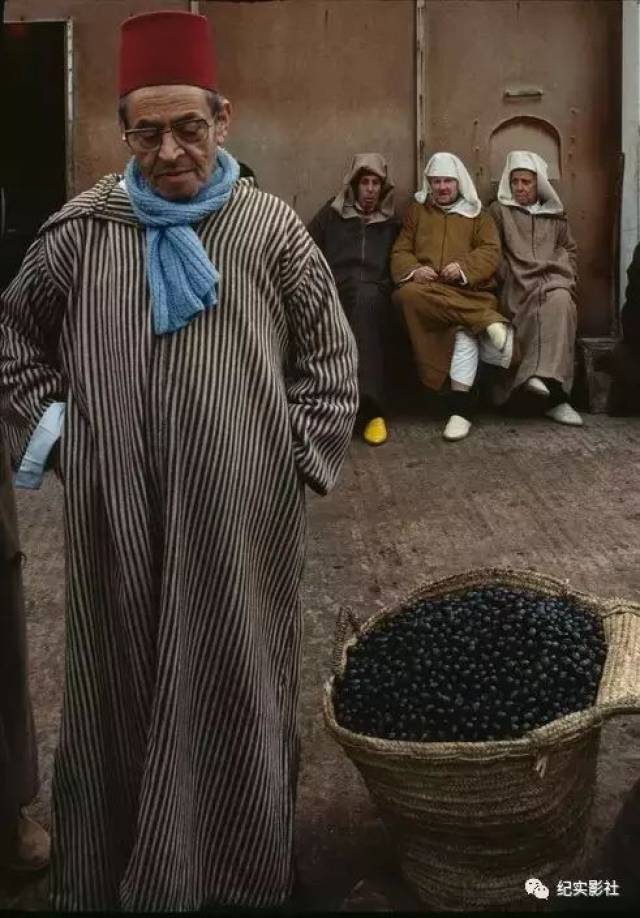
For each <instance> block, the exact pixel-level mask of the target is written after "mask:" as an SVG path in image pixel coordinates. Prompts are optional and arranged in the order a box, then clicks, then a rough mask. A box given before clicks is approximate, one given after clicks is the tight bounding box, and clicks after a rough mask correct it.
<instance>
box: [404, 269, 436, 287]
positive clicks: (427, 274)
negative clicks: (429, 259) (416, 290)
mask: <svg viewBox="0 0 640 918" xmlns="http://www.w3.org/2000/svg"><path fill="white" fill-rule="evenodd" d="M411 280H412V281H416V283H418V284H426V283H427V281H434V280H438V274H437V272H436V271H434V270H433V268H430V267H429V265H423V266H422V267H421V268H416V271H415V273H414V275H413V277H412V278H411Z"/></svg>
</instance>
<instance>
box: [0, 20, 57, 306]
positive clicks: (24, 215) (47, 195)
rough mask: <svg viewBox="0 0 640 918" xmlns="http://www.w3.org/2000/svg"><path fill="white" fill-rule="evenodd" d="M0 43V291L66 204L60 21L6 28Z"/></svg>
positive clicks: (9, 24) (21, 24) (14, 23)
mask: <svg viewBox="0 0 640 918" xmlns="http://www.w3.org/2000/svg"><path fill="white" fill-rule="evenodd" d="M2 31H3V34H2V44H1V45H0V54H1V55H2V62H1V77H2V88H3V93H2V96H3V98H2V102H3V106H2V108H3V125H2V144H1V145H0V150H1V152H0V157H1V158H0V203H1V205H2V213H1V214H0V221H1V222H0V290H3V289H4V288H5V287H6V286H7V284H8V283H9V282H10V281H11V279H12V278H13V277H14V275H15V274H16V273H17V271H18V268H19V267H20V263H21V261H22V259H23V257H24V254H25V252H26V250H27V248H28V247H29V244H30V243H31V241H32V240H33V238H34V236H35V234H36V232H37V230H38V227H39V226H40V225H41V224H42V223H43V222H44V220H45V219H46V218H47V217H48V216H49V215H50V214H51V213H53V212H54V211H55V210H57V209H58V208H59V207H61V206H62V204H63V203H64V201H65V199H66V180H65V177H66V150H65V147H66V141H65V136H66V114H65V74H66V67H65V45H66V23H64V22H6V23H4V26H3V30H2Z"/></svg>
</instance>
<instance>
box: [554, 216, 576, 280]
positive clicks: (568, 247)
mask: <svg viewBox="0 0 640 918" xmlns="http://www.w3.org/2000/svg"><path fill="white" fill-rule="evenodd" d="M557 246H558V248H559V249H564V251H565V252H566V253H567V256H568V258H569V265H570V267H571V271H572V272H573V291H574V292H575V285H576V283H577V279H578V246H577V245H576V243H575V240H574V238H573V235H572V233H571V230H570V229H569V222H568V220H561V221H560V229H559V232H558V241H557Z"/></svg>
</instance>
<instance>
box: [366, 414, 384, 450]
mask: <svg viewBox="0 0 640 918" xmlns="http://www.w3.org/2000/svg"><path fill="white" fill-rule="evenodd" d="M362 436H363V437H364V439H365V441H366V442H367V443H368V444H369V445H370V446H380V444H381V443H384V442H385V441H386V439H387V436H388V434H387V425H386V424H385V422H384V418H371V420H370V421H369V423H368V424H367V426H366V427H365V429H364V433H363V435H362Z"/></svg>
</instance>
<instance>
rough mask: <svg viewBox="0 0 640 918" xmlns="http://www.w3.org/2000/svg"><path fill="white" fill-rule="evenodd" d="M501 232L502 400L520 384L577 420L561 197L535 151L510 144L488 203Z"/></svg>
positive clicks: (571, 260) (556, 413) (571, 269)
mask: <svg viewBox="0 0 640 918" xmlns="http://www.w3.org/2000/svg"><path fill="white" fill-rule="evenodd" d="M490 212H491V215H492V216H493V218H494V220H495V221H496V224H497V225H498V228H499V230H500V235H501V238H502V250H503V264H502V266H501V271H500V275H499V276H500V279H501V281H502V288H501V305H502V310H503V312H504V314H505V315H506V316H507V317H508V318H510V319H511V320H512V322H513V324H514V326H515V328H516V335H517V340H518V344H519V349H520V354H521V361H520V364H519V366H518V368H517V370H515V371H514V372H512V373H510V374H508V375H506V376H502V378H501V379H499V380H497V381H496V384H495V389H494V396H495V400H496V402H497V404H499V405H502V404H504V403H505V402H506V401H507V400H508V399H509V397H510V396H511V395H512V393H513V392H514V391H515V390H516V389H519V388H520V387H522V388H523V389H524V390H525V391H527V392H531V393H533V394H534V395H536V396H537V397H538V398H540V399H541V400H544V402H543V405H544V408H545V413H546V415H547V416H548V417H550V418H551V419H552V420H554V421H559V422H560V423H561V424H570V425H573V426H580V425H581V424H582V418H581V417H580V415H579V414H578V413H577V412H576V411H574V409H573V408H572V407H571V405H570V404H569V395H570V393H571V387H572V385H573V368H574V347H575V337H576V324H577V315H576V302H575V290H576V244H575V242H574V241H573V237H572V236H571V231H570V230H569V224H568V223H567V218H566V215H565V212H564V207H563V206H562V201H561V200H560V198H559V197H558V194H557V192H556V191H555V189H554V188H553V187H552V186H551V183H550V182H549V179H548V177H547V164H546V163H545V161H544V160H543V159H542V158H541V157H540V156H538V155H537V154H536V153H530V152H528V151H524V150H514V151H513V152H511V153H509V154H508V156H507V161H506V164H505V167H504V171H503V173H502V178H501V180H500V186H499V188H498V200H497V201H495V202H494V203H493V204H492V205H491V208H490Z"/></svg>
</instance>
